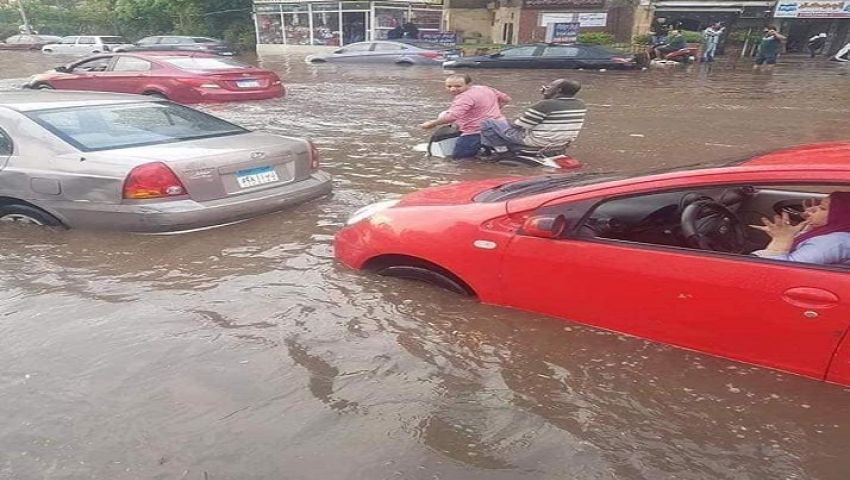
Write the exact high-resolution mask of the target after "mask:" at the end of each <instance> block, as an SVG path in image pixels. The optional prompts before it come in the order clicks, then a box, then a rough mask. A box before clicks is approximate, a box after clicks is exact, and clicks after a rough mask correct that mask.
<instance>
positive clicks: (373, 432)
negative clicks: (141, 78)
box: [0, 52, 850, 480]
mask: <svg viewBox="0 0 850 480" xmlns="http://www.w3.org/2000/svg"><path fill="white" fill-rule="evenodd" d="M69 60H70V59H69V58H65V57H48V56H42V55H41V54H39V53H26V52H25V53H16V52H2V53H0V77H2V79H0V89H4V90H8V89H13V88H16V87H17V86H19V85H21V84H22V83H24V81H25V80H26V78H27V77H28V76H29V75H32V74H34V73H38V72H41V71H44V70H45V69H47V68H50V67H53V66H55V65H58V64H60V63H63V62H67V61H69ZM246 60H248V61H252V62H259V63H261V64H262V65H263V66H265V67H267V68H271V69H273V70H275V71H276V72H278V74H279V75H280V76H281V78H282V79H283V81H284V84H285V85H286V87H287V89H288V94H287V96H286V98H284V99H282V100H271V101H261V102H251V103H243V104H239V103H232V104H214V105H206V106H203V107H202V108H203V109H204V110H206V111H209V112H212V113H214V114H215V115H218V116H221V117H223V118H226V119H229V120H232V121H234V122H236V123H239V124H241V125H244V126H247V127H250V128H255V129H263V130H267V131H271V132H277V133H282V134H287V135H293V136H304V137H311V138H312V139H313V140H314V141H315V142H316V144H317V146H318V148H319V150H320V152H321V155H322V168H323V169H325V170H327V171H328V172H330V173H331V174H333V175H334V193H333V194H332V196H330V197H327V198H324V199H320V200H318V201H313V202H311V203H307V204H303V205H300V206H298V207H295V208H293V209H290V210H288V211H285V212H281V213H278V214H274V215H267V216H264V217H262V218H258V219H255V220H252V221H248V222H244V223H241V224H237V225H231V226H228V227H223V228H219V229H214V230H208V231H203V232H196V233H191V234H185V235H170V236H142V235H128V234H120V233H103V232H87V231H65V232H53V231H46V230H42V229H38V228H28V227H19V226H2V227H0V242H2V244H3V248H2V249H0V258H2V265H3V268H2V270H0V314H2V316H1V317H0V365H3V368H2V369H0V479H7V478H8V479H16V480H17V479H22V480H29V479H111V480H124V479H163V480H165V479H169V480H170V479H197V480H220V479H239V480H249V479H287V480H302V479H303V480H307V479H325V480H342V479H345V480H361V479H362V480H378V479H415V480H477V479H481V480H484V479H487V480H508V479H524V480H525V479H528V480H544V479H545V480H550V479H551V480H554V479H581V480H585V479H592V480H596V479H599V480H637V479H647V480H655V479H684V480H690V479H694V480H696V479H730V480H731V479H735V480H740V479H747V480H750V479H751V480H762V479H776V480H791V479H794V480H797V479H799V480H846V479H848V478H850V458H848V456H847V452H846V450H847V448H846V447H847V445H850V389H847V388H842V387H838V386H835V385H827V384H822V383H818V382H815V381H812V380H808V379H805V378H801V377H797V376H793V375H788V374H783V373H778V372H774V371H771V370H767V369H763V368H756V367H749V366H746V365H743V364H740V363H734V362H730V361H726V360H722V359H718V358H714V357H710V356H706V355H701V354H697V353H693V352H688V351H685V350H680V349H675V348H671V347H666V346H663V345H659V344H655V343H651V342H646V341H643V340H639V339H635V338H631V337H625V336H621V335H617V334H612V333H608V332H604V331H600V330H597V329H593V328H589V327H583V326H581V325H577V324H572V323H568V322H564V321H561V320H556V319H552V318H547V317H542V316H540V315H536V314H530V313H524V312H519V311H513V310H509V309H505V308H499V307H492V306H487V305H481V304H479V303H477V302H475V301H474V300H469V299H466V298H461V297H458V296H456V295H454V294H451V293H448V292H444V291H442V290H438V289H436V288H433V287H430V286H427V285H423V284H417V283H411V282H406V281H401V280H397V279H391V278H384V277H377V276H370V275H365V274H361V273H359V272H354V271H351V270H348V269H346V268H344V267H342V266H339V265H337V264H336V263H335V262H334V260H333V253H332V246H331V242H332V238H333V234H334V233H335V232H336V231H337V230H338V229H339V228H340V227H341V226H342V225H343V224H344V222H345V219H346V218H347V216H348V215H349V214H351V213H352V212H353V211H354V210H356V209H357V208H359V207H361V206H363V205H366V204H368V203H371V202H375V201H378V200H381V199H385V198H387V197H393V196H398V195H400V194H404V193H407V192H410V191H413V190H415V189H418V188H423V187H427V186H433V185H442V184H446V183H449V182H455V181H461V180H470V179H478V178H486V177H493V176H498V175H509V174H510V175H513V174H537V173H544V172H542V171H534V170H531V169H511V168H506V167H501V166H496V165H481V164H472V163H469V164H458V163H453V162H451V161H447V160H440V159H428V158H426V157H425V156H424V154H422V153H417V152H414V151H413V150H412V147H413V146H414V145H415V144H417V143H420V142H423V141H425V138H426V134H425V133H423V131H422V130H419V129H418V128H417V127H416V125H417V124H418V123H420V122H423V121H425V120H428V119H430V118H433V117H435V116H436V114H437V113H439V112H440V111H442V110H444V109H445V108H446V106H447V105H448V102H449V96H448V95H447V94H446V93H445V91H444V90H443V85H442V81H443V78H444V77H445V73H444V72H442V71H441V70H440V69H439V68H428V67H409V68H403V67H399V68H391V67H390V68H386V69H381V70H376V69H375V68H374V67H358V66H337V65H317V66H313V65H308V64H305V63H304V62H303V61H302V58H301V57H298V56H292V57H264V58H261V59H256V58H250V57H249V58H246ZM709 67H710V68H709ZM469 73H470V74H471V75H472V76H473V78H474V80H475V81H476V82H478V83H484V84H488V85H491V86H494V87H496V88H498V89H500V90H502V91H504V92H506V93H508V94H510V95H511V96H512V97H513V102H512V104H511V105H510V106H509V107H508V108H507V109H506V114H507V115H508V116H509V117H511V118H513V117H516V116H517V115H518V114H519V113H520V112H521V111H522V109H523V108H524V107H525V106H527V105H529V104H530V103H531V102H533V101H535V100H537V99H538V98H539V94H538V93H537V92H538V88H539V86H540V85H541V84H544V83H547V82H549V81H551V80H553V79H554V78H557V77H558V76H563V77H567V78H572V79H577V80H579V81H581V82H582V84H583V89H582V91H581V93H580V94H579V97H581V98H582V99H583V100H585V102H586V103H587V104H588V106H589V112H588V118H587V123H586V124H585V128H584V130H583V131H582V134H581V136H580V137H579V140H578V142H577V143H576V145H575V147H574V148H573V149H572V152H571V153H572V154H573V155H574V156H575V157H576V158H578V159H580V160H581V161H582V162H583V163H584V164H585V168H587V169H590V170H599V171H627V172H642V171H648V170H652V169H656V168H662V167H670V166H677V165H690V164H697V163H705V164H719V163H723V162H726V161H729V160H733V159H738V158H743V157H746V156H748V155H750V154H753V153H756V152H762V151H766V150H771V149H774V148H778V147H783V146H788V145H792V144H798V143H806V142H815V141H830V140H847V139H848V138H850V132H848V130H849V129H850V119H848V110H850V88H848V85H850V65H848V64H844V65H842V64H835V63H830V62H825V61H822V60H819V61H817V62H810V61H809V60H808V59H802V58H800V57H789V58H787V59H786V58H783V59H780V65H778V68H777V69H776V71H775V72H773V73H764V72H752V71H751V69H750V63H749V61H747V60H741V61H740V62H735V61H734V59H733V60H729V59H722V60H721V61H720V62H718V63H717V64H714V65H710V66H708V67H701V66H699V65H697V66H692V67H690V68H689V69H684V68H682V69H672V70H670V69H665V70H652V71H646V72H573V71H551V70H550V71H527V72H523V71H505V70H493V71H470V72H469Z"/></svg>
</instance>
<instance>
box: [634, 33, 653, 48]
mask: <svg viewBox="0 0 850 480" xmlns="http://www.w3.org/2000/svg"><path fill="white" fill-rule="evenodd" d="M632 43H633V44H635V45H649V44H650V43H652V35H650V34H648V33H645V34H643V35H635V36H634V37H632Z"/></svg>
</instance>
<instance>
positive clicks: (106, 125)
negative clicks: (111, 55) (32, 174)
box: [26, 102, 247, 152]
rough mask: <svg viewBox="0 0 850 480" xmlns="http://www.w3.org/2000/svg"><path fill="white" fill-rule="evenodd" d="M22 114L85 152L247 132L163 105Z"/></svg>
mask: <svg viewBox="0 0 850 480" xmlns="http://www.w3.org/2000/svg"><path fill="white" fill-rule="evenodd" d="M26 115H27V116H28V117H30V118H31V119H33V120H34V121H35V122H36V123H38V124H39V125H41V126H43V127H44V128H46V129H48V130H50V131H51V132H53V133H54V134H55V135H56V136H58V137H59V138H61V139H62V140H64V141H66V142H68V143H70V144H71V145H73V146H74V147H76V148H78V149H80V150H82V151H84V152H90V151H96V150H111V149H116V148H128V147H138V146H143V145H157V144H161V143H173V142H181V141H185V140H194V139H199V138H209V137H220V136H225V135H236V134H240V133H245V132H247V130H245V129H244V128H242V127H239V126H237V125H233V124H232V123H229V122H226V121H224V120H222V119H220V118H216V117H213V116H211V115H207V114H206V113H203V112H199V111H197V110H193V109H191V108H188V107H184V106H182V105H177V104H174V103H168V102H140V103H120V104H112V105H97V106H93V107H66V108H56V109H49V110H34V111H29V112H26Z"/></svg>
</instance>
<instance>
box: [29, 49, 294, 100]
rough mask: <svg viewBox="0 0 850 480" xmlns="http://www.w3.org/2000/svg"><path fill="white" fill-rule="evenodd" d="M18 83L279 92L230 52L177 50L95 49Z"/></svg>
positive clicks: (141, 90) (217, 93) (225, 96)
mask: <svg viewBox="0 0 850 480" xmlns="http://www.w3.org/2000/svg"><path fill="white" fill-rule="evenodd" d="M24 88H34V89H53V88H55V89H64V90H95V91H102V92H116V93H135V94H142V95H154V96H158V97H162V98H167V99H169V100H173V101H175V102H179V103H198V102H221V101H233V100H263V99H267V98H277V97H282V96H283V95H284V94H285V89H284V87H283V84H282V83H281V81H280V78H278V76H277V75H276V74H275V73H274V72H272V71H270V70H265V69H262V68H257V67H253V66H251V65H247V64H244V63H241V62H237V61H236V60H233V59H230V58H222V57H219V56H215V55H208V54H198V53H181V52H146V53H113V54H104V55H97V56H94V57H89V58H86V59H83V60H79V61H76V62H73V63H70V64H68V65H64V66H60V67H57V68H55V69H54V70H51V71H49V72H46V73H42V74H39V75H35V76H33V77H32V78H31V79H30V80H29V82H28V83H27V84H26V85H24Z"/></svg>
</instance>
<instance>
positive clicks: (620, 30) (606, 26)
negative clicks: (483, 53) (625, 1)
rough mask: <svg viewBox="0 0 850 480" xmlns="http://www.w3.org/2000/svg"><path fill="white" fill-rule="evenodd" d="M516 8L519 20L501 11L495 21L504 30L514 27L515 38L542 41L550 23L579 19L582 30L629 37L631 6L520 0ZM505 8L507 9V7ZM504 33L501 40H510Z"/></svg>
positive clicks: (595, 0) (592, 0) (594, 1)
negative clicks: (517, 8)
mask: <svg viewBox="0 0 850 480" xmlns="http://www.w3.org/2000/svg"><path fill="white" fill-rule="evenodd" d="M521 5H522V7H521V11H520V12H519V15H517V16H519V24H518V25H513V24H512V23H513V19H514V18H516V16H515V15H513V14H511V15H510V16H509V17H507V18H506V17H505V16H504V15H502V16H501V18H499V16H498V14H497V21H502V22H503V23H504V24H505V25H504V26H503V28H502V29H501V30H502V31H503V32H504V31H508V32H513V31H516V32H517V35H516V38H514V39H513V40H514V42H510V41H506V43H528V42H542V41H544V39H545V37H546V25H547V24H549V23H563V22H567V23H578V24H579V26H580V29H581V31H582V32H608V33H611V34H613V35H614V36H615V37H616V38H617V39H618V40H621V41H627V40H629V39H630V38H631V29H632V24H633V18H634V8H633V7H631V6H623V5H620V4H619V3H617V2H606V1H605V0H523V2H522V4H521ZM506 10H507V9H506ZM507 37H509V36H506V35H503V40H509V38H507Z"/></svg>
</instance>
